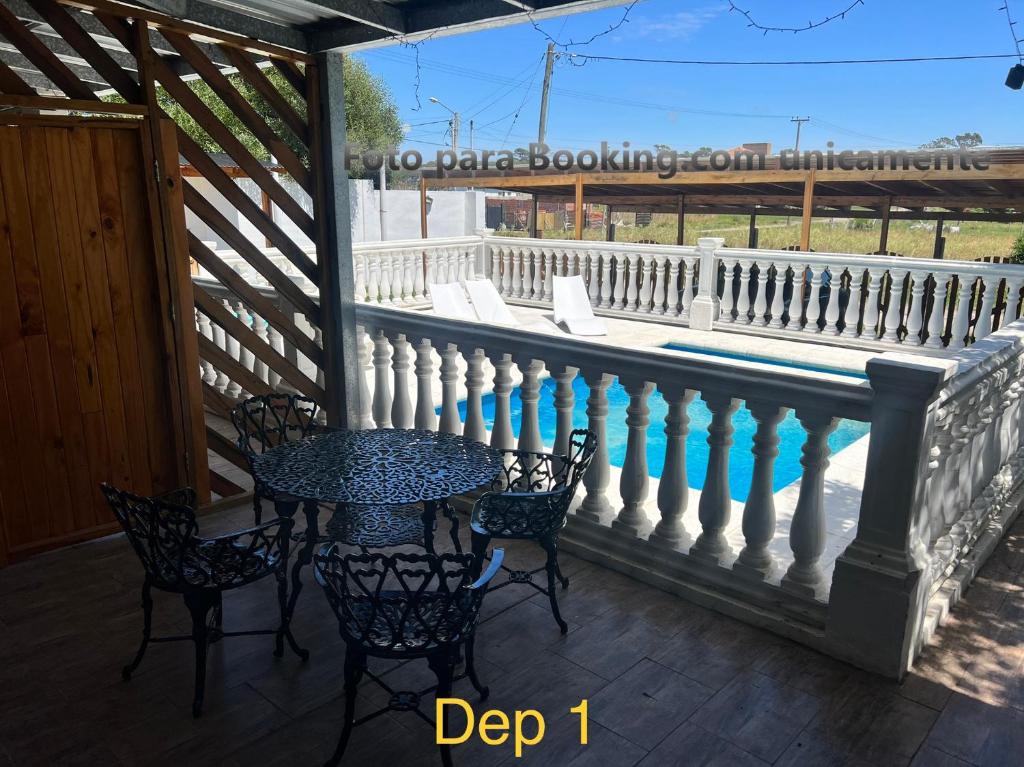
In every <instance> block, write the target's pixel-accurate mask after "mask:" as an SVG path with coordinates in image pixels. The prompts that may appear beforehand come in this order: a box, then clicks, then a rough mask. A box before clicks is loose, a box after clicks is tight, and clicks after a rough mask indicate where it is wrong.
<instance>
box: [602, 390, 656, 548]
mask: <svg viewBox="0 0 1024 767" xmlns="http://www.w3.org/2000/svg"><path fill="white" fill-rule="evenodd" d="M619 381H620V383H622V386H623V388H625V390H626V394H628V395H629V404H628V405H627V406H626V427H627V429H628V432H627V436H626V460H625V461H624V462H623V464H622V474H621V475H620V476H619V494H620V495H621V496H622V508H621V509H619V514H618V516H617V517H616V518H615V519H614V520H613V521H612V528H614V529H616V530H621V531H623V532H625V533H628V534H630V535H639V534H640V533H641V528H642V527H643V526H644V525H645V523H646V519H645V517H644V514H643V506H644V502H645V501H646V500H647V488H648V485H649V482H650V479H649V477H648V472H647V424H648V423H649V421H650V410H649V409H648V407H647V398H648V396H649V395H650V393H651V391H652V390H653V389H654V385H653V384H650V383H648V382H646V381H644V380H642V379H641V380H637V379H631V378H620V379H619Z"/></svg>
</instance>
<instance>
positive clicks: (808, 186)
mask: <svg viewBox="0 0 1024 767" xmlns="http://www.w3.org/2000/svg"><path fill="white" fill-rule="evenodd" d="M815 173H816V171H813V170H812V171H808V173H807V180H806V181H804V203H803V216H802V220H801V222H800V250H803V251H809V250H810V249H811V214H812V212H813V210H814V176H815Z"/></svg>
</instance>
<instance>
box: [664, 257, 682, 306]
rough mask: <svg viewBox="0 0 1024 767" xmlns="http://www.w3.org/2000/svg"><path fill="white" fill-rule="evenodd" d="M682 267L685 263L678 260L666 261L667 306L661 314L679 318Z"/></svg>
mask: <svg viewBox="0 0 1024 767" xmlns="http://www.w3.org/2000/svg"><path fill="white" fill-rule="evenodd" d="M682 265H683V262H682V261H680V260H679V259H678V258H671V257H669V258H666V259H665V306H664V307H663V309H662V310H661V311H660V312H658V313H659V314H665V315H667V316H669V317H678V316H679V312H680V309H679V270H680V269H681V268H682Z"/></svg>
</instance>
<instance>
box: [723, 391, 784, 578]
mask: <svg viewBox="0 0 1024 767" xmlns="http://www.w3.org/2000/svg"><path fill="white" fill-rule="evenodd" d="M747 409H748V410H750V414H751V415H752V416H753V417H754V420H755V421H756V422H757V431H756V432H755V433H754V445H753V447H752V448H751V452H752V453H753V454H754V471H753V475H752V476H751V478H750V494H749V495H748V496H747V503H746V505H745V506H744V507H743V539H744V540H745V541H746V545H745V546H744V547H743V550H742V551H741V552H740V555H739V557H738V558H737V560H736V563H735V564H734V565H733V570H734V571H735V572H737V573H740V574H742V575H745V576H750V577H753V578H754V579H756V580H763V579H765V578H767V577H768V576H769V575H771V573H772V569H773V567H774V562H773V561H772V555H771V553H770V552H769V551H768V545H769V544H770V543H771V542H772V538H773V537H774V536H775V499H774V493H775V490H774V488H773V486H772V485H773V481H774V479H775V458H776V456H778V454H779V434H778V426H779V423H780V422H781V421H782V419H783V418H784V417H785V416H786V408H784V407H779V406H778V405H773V404H770V403H762V402H748V403H747Z"/></svg>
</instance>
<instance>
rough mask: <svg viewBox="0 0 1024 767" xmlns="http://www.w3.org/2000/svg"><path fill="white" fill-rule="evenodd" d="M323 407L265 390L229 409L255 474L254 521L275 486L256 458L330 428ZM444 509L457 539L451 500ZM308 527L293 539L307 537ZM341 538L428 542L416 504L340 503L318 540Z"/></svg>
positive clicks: (365, 542) (385, 543)
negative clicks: (260, 473)
mask: <svg viewBox="0 0 1024 767" xmlns="http://www.w3.org/2000/svg"><path fill="white" fill-rule="evenodd" d="M322 412H323V411H322V409H321V408H320V406H319V405H318V404H317V402H316V400H313V399H310V398H309V397H303V396H302V395H298V394H266V395H263V396H261V397H251V398H249V399H247V400H245V401H244V402H240V403H239V404H238V405H236V406H235V407H234V409H233V410H232V411H231V421H232V423H234V425H235V429H237V430H238V442H237V444H238V448H239V450H241V451H242V452H243V453H244V454H245V456H246V459H247V460H248V462H249V473H250V474H252V477H253V483H254V486H253V496H252V497H253V515H254V517H255V520H256V524H259V523H260V521H261V519H262V516H263V503H262V502H263V501H269V502H271V503H273V502H274V500H275V496H274V491H273V490H272V489H271V488H269V487H267V486H266V485H265V484H263V483H262V482H260V481H259V479H258V478H257V477H256V473H255V472H254V471H253V466H252V460H253V458H254V457H255V456H256V455H258V454H260V453H264V452H266V451H267V450H270V449H271V448H274V447H277V446H278V445H282V444H284V443H285V442H290V441H292V440H296V439H302V438H303V437H307V436H309V435H311V434H316V433H317V432H320V431H324V430H326V429H328V428H330V427H327V426H324V425H323V424H322V423H321V414H322ZM440 509H441V511H442V512H443V514H444V515H445V516H446V517H448V519H449V522H450V523H451V524H452V525H453V526H454V529H453V533H452V538H453V540H454V541H457V540H458V537H457V536H458V520H457V518H456V517H455V515H454V512H453V511H451V509H450V508H449V507H448V506H447V504H440ZM305 536H306V534H305V532H300V533H296V534H295V535H294V536H293V539H294V540H296V541H304V540H305ZM334 541H340V542H342V543H347V544H349V545H352V546H359V547H362V548H374V547H391V546H402V545H405V544H419V545H423V542H424V521H423V516H422V513H421V511H420V510H419V509H418V508H417V507H416V506H413V505H389V506H340V505H339V506H338V507H337V508H336V509H335V511H334V515H333V516H332V518H331V520H330V521H329V522H328V524H327V526H326V528H325V534H323V535H321V536H319V538H318V541H317V542H318V543H330V542H334Z"/></svg>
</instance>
